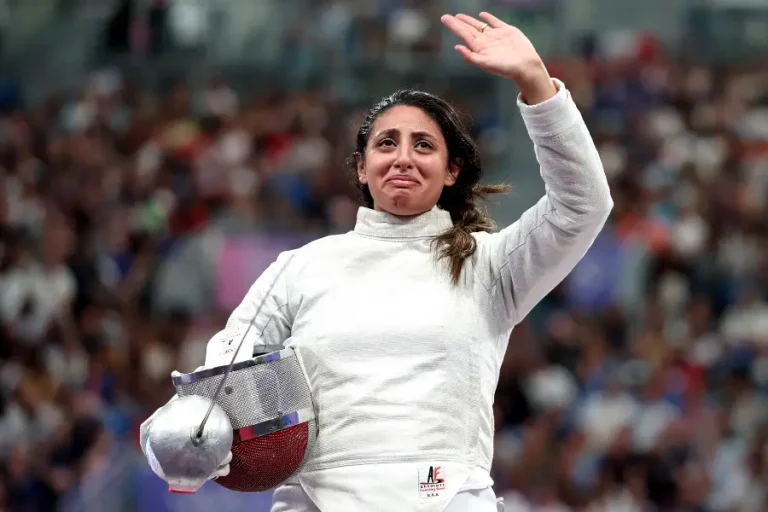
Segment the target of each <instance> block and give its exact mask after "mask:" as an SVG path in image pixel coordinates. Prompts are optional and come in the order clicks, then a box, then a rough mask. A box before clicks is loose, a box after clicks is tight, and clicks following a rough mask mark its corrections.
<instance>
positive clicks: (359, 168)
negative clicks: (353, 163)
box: [355, 153, 368, 185]
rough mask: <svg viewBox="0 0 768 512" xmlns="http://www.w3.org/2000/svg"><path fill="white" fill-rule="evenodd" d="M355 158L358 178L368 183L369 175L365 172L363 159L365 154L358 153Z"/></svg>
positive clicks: (363, 182) (361, 181)
mask: <svg viewBox="0 0 768 512" xmlns="http://www.w3.org/2000/svg"><path fill="white" fill-rule="evenodd" d="M355 159H356V160H357V179H358V180H359V181H360V183H362V184H363V185H366V184H367V183H368V175H367V174H366V172H365V160H364V159H363V155H361V154H360V153H357V154H356V155H355Z"/></svg>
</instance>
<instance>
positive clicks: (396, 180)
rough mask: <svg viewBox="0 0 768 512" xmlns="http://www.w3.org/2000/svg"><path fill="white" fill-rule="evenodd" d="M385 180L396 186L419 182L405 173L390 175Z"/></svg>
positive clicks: (406, 185) (407, 185)
mask: <svg viewBox="0 0 768 512" xmlns="http://www.w3.org/2000/svg"><path fill="white" fill-rule="evenodd" d="M387 182H388V183H391V184H392V185H394V186H396V187H414V186H416V185H418V184H419V182H418V180H416V178H413V177H411V176H407V175H398V176H392V177H391V178H389V179H387Z"/></svg>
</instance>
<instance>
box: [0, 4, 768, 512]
mask: <svg viewBox="0 0 768 512" xmlns="http://www.w3.org/2000/svg"><path fill="white" fill-rule="evenodd" d="M480 10H489V11H491V12H493V13H495V14H497V15H498V16H499V17H501V18H503V19H505V20H506V21H509V22H511V23H514V24H517V25H518V26H519V27H520V28H521V29H522V30H523V31H524V32H525V33H526V34H527V35H528V36H529V37H530V38H531V39H532V40H533V42H534V43H535V44H536V46H537V47H538V49H539V50H540V52H541V53H542V54H543V55H544V56H546V58H547V62H548V63H549V66H550V69H551V72H552V74H553V75H555V76H557V77H559V78H562V79H563V80H564V81H565V82H566V84H567V85H568V87H569V88H570V89H571V91H572V92H573V94H574V97H575V98H576V100H577V102H578V104H579V106H580V107H581V109H582V112H583V113H584V116H585V117H586V119H587V120H588V122H589V126H590V129H591V130H592V133H593V135H594V137H595V139H596V141H597V143H598V145H599V149H600V152H601V155H602V158H603V162H604V165H605V169H606V172H607V173H608V175H609V177H610V180H611V185H612V190H613V194H614V198H615V201H616V207H615V210H614V212H613V215H612V218H611V220H610V221H609V223H608V225H607V226H606V228H605V229H604V231H603V233H602V234H601V236H600V238H599V240H598V241H597V243H596V244H595V245H594V247H593V248H592V249H591V250H590V251H589V253H588V255H587V256H586V258H585V259H584V261H583V262H582V263H581V264H579V266H578V267H577V268H576V269H575V270H574V271H573V273H572V274H571V276H569V278H568V279H567V281H566V282H565V283H564V284H563V285H562V286H560V287H559V288H558V289H557V290H555V291H554V292H553V293H552V294H550V296H549V297H548V298H547V299H546V300H545V301H544V302H543V303H542V304H541V305H540V306H539V307H538V308H536V310H535V311H534V312H533V313H532V314H531V315H530V317H529V318H527V319H526V321H525V322H524V323H523V324H522V325H520V326H519V327H518V328H517V329H516V330H515V331H514V333H513V335H512V339H511V343H510V348H509V352H508V354H507V359H506V361H505V364H504V367H503V370H502V374H501V377H500V382H499V388H498V393H497V399H496V413H497V415H496V419H497V447H496V452H495V454H496V456H495V465H494V471H493V473H494V474H493V476H494V478H495V480H496V491H497V493H498V494H499V495H500V496H504V497H506V499H507V503H508V510H512V511H525V510H536V511H568V510H574V511H576V510H588V511H647V510H659V511H666V510H674V511H727V512H758V511H764V510H768V501H767V500H768V480H767V479H766V477H768V459H767V458H766V448H767V447H768V446H767V445H766V440H768V428H767V427H768V403H767V402H768V394H766V391H768V206H767V205H768V1H767V0H752V1H748V0H643V1H636V0H444V1H439V0H132V1H131V0H0V56H1V59H2V60H1V61H0V511H13V512H37V511H53V510H61V511H64V512H71V511H86V512H90V511H98V512H112V511H115V512H129V511H131V512H132V511H146V512H175V511H182V510H183V511H186V512H193V511H197V510H200V511H206V512H209V511H210V510H216V511H217V512H228V511H241V510H249V511H252V512H260V511H267V510H268V509H269V501H270V497H269V495H250V496H249V495H239V494H235V493H231V492H228V491H225V490H223V489H221V488H220V487H218V486H217V485H216V484H212V483H209V484H207V485H206V486H205V487H204V489H203V491H201V493H199V494H198V495H196V496H194V497H179V496H174V495H170V494H168V493H167V492H166V488H165V486H164V485H163V483H162V482H161V481H160V480H159V479H158V478H156V477H155V476H154V475H153V474H152V473H151V471H150V470H149V468H148V466H147V464H146V462H145V461H144V459H143V458H142V457H141V455H140V453H139V451H138V446H137V442H136V439H137V433H138V425H139V423H140V422H141V421H142V420H143V419H144V418H146V417H147V415H148V414H150V413H151V412H152V411H154V410H155V408H157V407H158V406H160V405H161V404H163V403H164V402H165V401H166V400H167V399H168V398H169V396H170V395H171V394H172V388H171V385H170V379H169V374H170V372H171V370H173V369H178V370H180V371H190V370H192V369H194V368H195V367H196V366H197V365H198V364H199V363H200V361H202V360H203V356H204V347H205V343H206V341H207V339H208V338H209V336H210V335H211V334H212V333H213V332H214V331H215V330H217V329H218V328H219V327H221V326H222V325H223V323H224V320H225V319H226V317H227V315H228V314H229V312H230V311H231V310H232V308H233V307H234V306H235V305H236V304H237V303H238V302H239V300H240V299H241V297H242V296H243V294H244V292H245V290H246V289H247V287H248V286H249V285H250V284H251V282H252V281H253V280H254V279H255V278H256V277H257V276H258V275H259V274H260V272H262V271H263V269H264V268H265V267H266V265H268V264H269V263H270V262H271V261H272V260H273V259H274V258H275V256H276V254H277V253H278V252H280V251H282V250H285V249H287V248H293V247H297V246H299V245H301V244H303V243H305V242H306V241H308V240H311V239H313V238H315V237H319V236H323V235H324V234H327V233H331V232H343V231H346V230H349V229H350V228H351V227H352V226H353V224H354V219H355V211H356V206H355V204H354V203H353V202H352V201H351V199H350V193H349V192H350V188H349V183H348V179H347V177H346V176H345V175H344V173H343V171H342V165H341V163H342V161H343V158H344V157H345V156H346V154H347V152H348V151H349V150H350V148H351V143H352V140H353V134H354V130H355V128H356V123H357V121H358V120H359V118H360V114H361V112H362V111H363V109H364V108H365V107H367V106H368V105H369V104H370V103H371V102H372V101H373V100H374V99H376V98H378V97H379V96H381V95H383V94H386V93H388V92H392V91H393V90H395V89H397V88H401V87H407V86H417V87H422V88H426V89H428V90H430V91H432V92H436V93H438V94H442V95H445V96H446V97H448V98H449V99H451V100H452V101H454V102H455V103H457V104H458V105H460V106H461V107H462V109H463V110H464V111H465V112H467V113H468V114H470V115H471V117H472V120H473V125H474V130H475V133H476V135H477V137H478V139H479V140H480V141H481V144H482V149H483V155H484V164H485V166H486V168H487V173H488V181H489V182H498V181H504V182H507V183H510V184H512V185H513V186H514V193H513V194H512V195H510V196H509V197H506V198H504V199H502V201H500V202H499V203H498V204H494V205H492V206H491V208H492V211H493V213H494V216H495V218H496V219H497V221H498V223H499V224H508V223H510V222H512V221H513V220H514V219H515V218H516V217H517V216H518V215H519V214H520V212H521V211H522V210H523V209H525V208H527V207H528V206H530V205H531V204H533V202H534V201H535V200H536V199H537V198H538V197H539V196H540V194H541V193H542V192H543V187H542V185H541V182H540V178H539V176H538V171H537V166H536V162H535V159H534V155H533V152H532V149H531V145H530V142H529V141H528V139H527V136H526V134H525V132H524V130H523V128H522V124H521V121H520V117H519V114H518V112H517V109H516V107H515V95H516V90H515V88H514V86H513V85H511V84H508V83H505V82H503V81H502V80H500V79H496V78H491V77H489V76H485V75H483V74H481V73H479V72H476V71H475V70H474V69H472V68H471V67H469V66H468V65H465V64H464V63H463V62H461V60H460V59H458V58H457V57H456V56H455V55H454V53H453V51H452V47H453V44H454V41H453V39H452V36H451V35H450V34H449V33H447V32H446V31H445V30H443V29H442V28H441V26H440V25H439V22H438V18H439V15H440V14H442V13H443V12H467V13H472V14H474V13H477V12H479V11H480Z"/></svg>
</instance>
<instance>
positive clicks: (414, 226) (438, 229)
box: [355, 206, 453, 239]
mask: <svg viewBox="0 0 768 512" xmlns="http://www.w3.org/2000/svg"><path fill="white" fill-rule="evenodd" d="M452 226H453V221H451V214H450V213H448V212H447V211H445V210H442V209H440V208H439V207H437V206H435V207H434V208H432V209H431V210H429V211H428V212H424V213H422V214H420V215H414V216H413V217H397V216H395V215H392V214H390V213H387V212H380V211H377V210H372V209H370V208H365V207H360V208H359V209H358V210H357V223H356V224H355V233H357V234H360V235H363V236H368V237H372V238H389V239H398V238H400V239H406V238H425V237H432V236H436V235H439V234H441V233H443V232H444V231H445V230H447V229H449V228H451V227H452Z"/></svg>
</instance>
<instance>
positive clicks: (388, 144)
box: [378, 137, 395, 147]
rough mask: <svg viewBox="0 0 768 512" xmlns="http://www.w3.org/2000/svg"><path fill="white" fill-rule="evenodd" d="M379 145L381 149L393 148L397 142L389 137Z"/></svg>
mask: <svg viewBox="0 0 768 512" xmlns="http://www.w3.org/2000/svg"><path fill="white" fill-rule="evenodd" d="M378 145H379V147H391V146H394V145H395V141H394V140H392V139H391V138H389V137H387V138H386V139H381V140H380V141H379V144H378Z"/></svg>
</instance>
